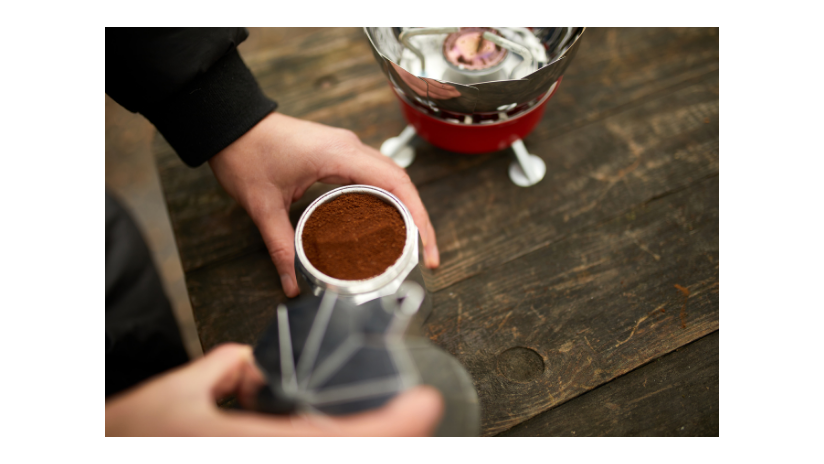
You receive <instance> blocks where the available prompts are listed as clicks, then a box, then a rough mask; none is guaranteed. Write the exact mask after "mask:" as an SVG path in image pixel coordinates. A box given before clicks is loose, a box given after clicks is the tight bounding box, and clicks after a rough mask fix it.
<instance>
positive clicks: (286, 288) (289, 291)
mask: <svg viewBox="0 0 824 464" xmlns="http://www.w3.org/2000/svg"><path fill="white" fill-rule="evenodd" d="M280 283H281V285H282V286H283V293H285V294H286V296H288V297H290V298H292V297H295V296H297V294H298V286H297V284H296V283H295V281H294V280H293V279H292V276H290V275H289V274H282V275H281V276H280Z"/></svg>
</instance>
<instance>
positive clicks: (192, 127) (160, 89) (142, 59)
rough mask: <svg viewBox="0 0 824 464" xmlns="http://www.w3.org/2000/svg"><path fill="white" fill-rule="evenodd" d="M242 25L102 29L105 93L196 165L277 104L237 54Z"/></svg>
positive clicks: (228, 142)
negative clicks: (104, 53) (142, 119)
mask: <svg viewBox="0 0 824 464" xmlns="http://www.w3.org/2000/svg"><path fill="white" fill-rule="evenodd" d="M248 36H249V33H248V32H247V31H246V30H245V29H243V28H204V29H199V28H195V29H187V28H173V29H170V28H150V29H143V28H106V93H107V94H108V95H109V96H110V97H112V98H113V99H114V100H115V101H116V102H118V103H119V104H121V105H123V106H124V107H125V108H126V109H128V110H129V111H132V112H136V113H141V114H143V115H144V116H145V117H146V118H147V119H148V120H149V121H151V123H152V124H154V126H155V127H156V128H157V129H158V130H159V131H160V133H162V134H163V136H164V137H165V138H166V140H167V141H168V142H169V144H170V145H171V146H172V147H173V148H174V149H175V151H177V154H178V155H179V156H180V157H181V159H183V161H184V162H185V163H186V164H188V165H189V166H199V165H200V164H203V163H204V162H205V161H207V160H208V159H209V158H211V157H212V156H214V155H215V154H217V153H218V152H219V151H220V150H222V149H224V148H226V147H227V146H228V145H229V144H231V143H232V142H234V141H235V140H237V139H238V138H239V137H240V136H241V135H243V134H245V133H246V132H247V131H248V130H249V129H251V128H252V127H253V126H254V125H255V124H257V123H258V122H259V121H260V120H261V119H263V118H264V117H265V116H266V115H268V114H269V113H271V112H272V111H274V110H275V108H277V103H275V102H274V101H272V100H270V99H269V98H267V97H266V96H265V95H264V94H263V92H262V91H261V89H260V87H259V86H258V83H257V81H256V80H255V78H254V76H252V73H251V72H250V71H249V69H248V68H247V67H246V65H245V64H244V63H243V60H242V59H241V58H240V55H239V54H238V52H237V45H238V44H240V43H241V42H243V41H244V40H246V38H247V37H248Z"/></svg>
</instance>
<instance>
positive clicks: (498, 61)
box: [443, 27, 508, 71]
mask: <svg viewBox="0 0 824 464" xmlns="http://www.w3.org/2000/svg"><path fill="white" fill-rule="evenodd" d="M484 32H490V33H492V34H495V35H497V36H499V37H500V35H501V34H500V33H498V31H496V30H494V29H492V28H489V27H463V28H461V30H460V32H454V33H452V34H449V35H448V36H447V37H446V40H444V42H443V55H444V57H445V58H446V62H447V63H449V64H451V65H453V66H454V67H456V68H458V69H460V70H461V71H465V70H469V71H490V70H492V68H497V67H500V66H501V65H502V64H503V61H504V59H506V56H507V53H508V50H507V49H505V48H503V47H501V46H500V45H497V44H495V43H494V42H491V41H489V40H486V39H485V38H484V37H483V33H484Z"/></svg>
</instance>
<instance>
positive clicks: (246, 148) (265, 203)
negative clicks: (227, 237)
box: [209, 113, 440, 297]
mask: <svg viewBox="0 0 824 464" xmlns="http://www.w3.org/2000/svg"><path fill="white" fill-rule="evenodd" d="M209 165H210V166H211V167H212V171H213V172H214V173H215V177H217V180H218V181H219V182H220V184H221V185H222V186H223V188H224V189H226V191H227V192H228V193H229V195H231V196H232V197H233V198H234V199H235V200H236V201H237V202H238V203H240V205H241V206H243V208H244V209H246V212H248V213H249V215H250V216H251V217H252V220H253V221H254V222H255V224H256V225H257V227H258V229H260V232H261V235H263V241H264V242H265V243H266V247H267V249H268V250H269V254H270V255H271V257H272V261H274V263H275V266H276V267H277V270H278V274H279V275H280V281H281V284H282V285H283V291H284V292H285V293H286V295H287V296H289V297H294V296H297V295H298V293H300V290H299V289H298V285H297V279H296V277H295V264H294V263H295V245H294V243H295V231H294V229H292V224H291V223H290V222H289V206H290V205H291V204H292V202H294V201H297V200H298V199H300V197H301V196H302V195H303V194H304V192H306V189H308V188H309V187H310V186H311V185H312V184H313V183H314V182H318V181H319V182H326V183H331V184H350V183H356V184H368V185H374V186H376V187H380V188H382V189H384V190H387V191H389V192H391V193H392V194H394V195H395V196H397V197H398V198H399V199H400V200H401V201H402V202H403V203H404V204H405V205H406V207H407V208H409V212H410V213H411V214H412V218H413V220H414V221H415V224H416V225H417V226H418V229H419V230H420V234H421V241H422V242H423V246H424V264H425V265H426V266H427V267H429V268H435V267H438V264H439V263H440V258H439V256H438V246H437V244H436V243H435V230H434V229H433V228H432V224H431V223H430V222H429V215H428V214H427V213H426V208H424V206H423V203H422V202H421V198H420V196H419V195H418V191H417V189H416V188H415V186H414V185H413V184H412V181H410V180H409V176H408V175H407V174H406V171H404V170H403V169H401V168H400V167H398V166H397V165H396V164H395V163H394V162H393V161H392V160H391V159H389V158H388V157H386V156H384V155H382V154H381V153H380V152H378V151H377V150H375V149H374V148H371V147H368V146H366V145H364V144H362V143H361V142H360V140H359V139H358V137H357V136H356V135H355V134H353V133H352V132H350V131H347V130H344V129H337V128H333V127H329V126H324V125H323V124H317V123H314V122H309V121H303V120H300V119H295V118H292V117H289V116H286V115H283V114H280V113H272V114H270V115H269V116H267V117H265V118H264V119H263V120H262V121H260V122H259V123H258V124H257V125H256V126H255V127H253V128H252V129H251V130H249V132H247V133H246V134H244V135H243V136H242V137H240V138H239V139H237V140H236V141H235V142H234V143H232V144H231V145H229V146H228V147H226V148H225V149H223V150H222V151H221V152H220V153H218V154H217V155H215V156H214V157H212V159H211V160H209Z"/></svg>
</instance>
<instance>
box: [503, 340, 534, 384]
mask: <svg viewBox="0 0 824 464" xmlns="http://www.w3.org/2000/svg"><path fill="white" fill-rule="evenodd" d="M543 371H544V359H543V358H542V357H541V355H539V354H538V353H537V352H536V351H535V350H533V349H530V348H524V347H522V346H516V347H515V348H510V349H508V350H506V351H504V352H503V353H501V354H499V355H498V373H500V374H501V375H503V376H504V377H506V378H508V379H509V380H513V381H515V382H528V381H530V380H532V379H534V378H535V377H537V376H538V375H540V374H541V373H542V372H543Z"/></svg>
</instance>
